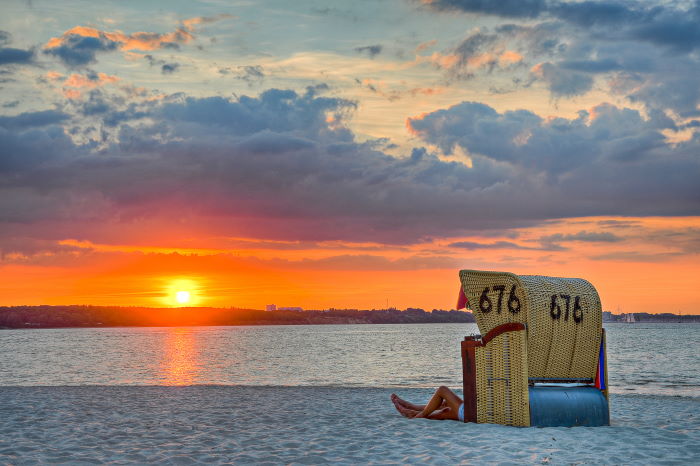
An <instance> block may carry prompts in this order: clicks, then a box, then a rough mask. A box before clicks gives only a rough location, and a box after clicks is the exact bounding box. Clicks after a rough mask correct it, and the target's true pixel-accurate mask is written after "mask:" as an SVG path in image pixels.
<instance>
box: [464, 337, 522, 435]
mask: <svg viewBox="0 0 700 466" xmlns="http://www.w3.org/2000/svg"><path fill="white" fill-rule="evenodd" d="M474 350H475V351H474V356H475V363H476V364H475V366H476V376H475V379H476V380H475V385H476V422H479V423H491V424H503V425H507V426H520V427H526V426H529V425H530V404H529V398H528V380H527V342H526V332H525V326H524V325H522V324H505V325H502V326H501V327H497V328H496V329H494V330H492V331H491V332H490V333H489V334H486V335H485V336H484V338H483V341H482V342H481V344H480V345H478V346H476V347H475V349H474Z"/></svg>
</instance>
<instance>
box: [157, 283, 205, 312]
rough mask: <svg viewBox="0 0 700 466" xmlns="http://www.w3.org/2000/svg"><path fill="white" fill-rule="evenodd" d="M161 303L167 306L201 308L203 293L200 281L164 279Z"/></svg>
mask: <svg viewBox="0 0 700 466" xmlns="http://www.w3.org/2000/svg"><path fill="white" fill-rule="evenodd" d="M163 281H164V289H163V291H164V293H163V294H162V298H161V302H162V303H163V304H165V305H167V306H199V305H201V304H202V299H203V292H202V286H201V282H200V280H197V279H192V278H185V277H170V278H165V277H164V278H163Z"/></svg>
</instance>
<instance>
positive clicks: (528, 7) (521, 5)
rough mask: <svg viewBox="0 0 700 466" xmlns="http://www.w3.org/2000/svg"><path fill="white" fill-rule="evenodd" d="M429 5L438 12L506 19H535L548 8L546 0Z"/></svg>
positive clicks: (442, 0) (438, 0) (457, 0)
mask: <svg viewBox="0 0 700 466" xmlns="http://www.w3.org/2000/svg"><path fill="white" fill-rule="evenodd" d="M427 5H428V6H429V7H430V8H432V9H434V10H438V11H463V12H466V13H476V14H486V15H494V16H502V17H506V18H535V17H537V16H539V15H540V13H542V12H543V11H545V10H546V8H547V2H546V1H545V0H501V1H490V0H431V1H430V2H429V3H427Z"/></svg>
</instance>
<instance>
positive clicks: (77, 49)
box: [44, 33, 119, 68]
mask: <svg viewBox="0 0 700 466" xmlns="http://www.w3.org/2000/svg"><path fill="white" fill-rule="evenodd" d="M118 45H119V43H118V42H115V41H113V40H110V39H108V38H107V37H106V36H105V35H104V34H102V33H100V36H99V37H86V36H81V35H79V34H68V35H67V36H65V37H63V40H62V42H61V44H60V45H57V46H55V47H47V48H45V49H44V53H45V54H47V55H52V56H55V57H56V58H58V59H60V60H61V61H62V62H63V64H64V65H66V66H68V67H70V68H73V67H81V66H85V65H89V64H91V63H95V62H96V61H97V60H96V59H95V55H96V54H97V53H98V52H109V51H113V50H116V49H117V46H118Z"/></svg>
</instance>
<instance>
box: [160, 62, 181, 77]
mask: <svg viewBox="0 0 700 466" xmlns="http://www.w3.org/2000/svg"><path fill="white" fill-rule="evenodd" d="M179 68H180V64H179V63H164V64H163V65H162V66H161V67H160V72H161V73H163V74H173V73H174V72H176V71H177V70H178V69H179Z"/></svg>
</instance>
